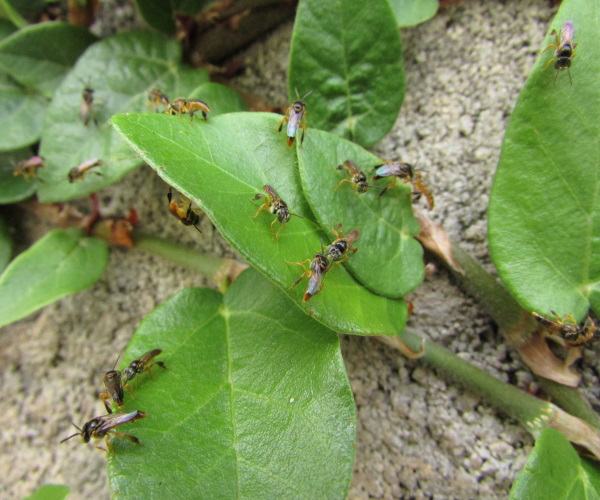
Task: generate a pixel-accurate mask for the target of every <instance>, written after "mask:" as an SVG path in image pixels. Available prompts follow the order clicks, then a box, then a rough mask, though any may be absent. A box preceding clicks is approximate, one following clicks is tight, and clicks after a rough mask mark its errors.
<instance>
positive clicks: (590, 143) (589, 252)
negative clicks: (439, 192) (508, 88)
mask: <svg viewBox="0 0 600 500" xmlns="http://www.w3.org/2000/svg"><path fill="white" fill-rule="evenodd" d="M566 21H571V22H573V24H574V26H575V41H576V42H578V43H579V46H578V47H577V51H576V52H577V57H575V58H574V60H573V64H572V66H571V69H570V72H571V76H572V79H573V84H572V85H571V84H570V82H569V75H568V73H567V72H566V71H561V72H560V74H558V75H557V74H556V71H555V69H554V68H553V64H552V62H551V60H552V58H553V57H554V50H553V49H551V50H548V51H546V52H544V53H542V54H541V55H540V56H539V57H538V60H537V62H536V65H535V67H534V70H533V71H532V73H531V75H530V76H529V78H528V80H527V83H526V85H525V88H524V89H523V91H522V93H521V95H520V96H519V100H518V102H517V105H516V107H515V110H514V112H513V114H512V117H511V120H510V124H509V126H508V129H507V131H506V137H505V139H504V145H503V148H502V154H501V157H500V163H499V165H498V170H497V172H496V176H495V178H494V185H493V189H492V194H491V199H490V208H489V236H490V250H491V253H492V257H493V260H494V263H495V265H496V267H497V268H498V272H499V274H500V277H501V278H502V280H503V281H504V283H505V284H506V285H507V287H508V288H509V290H510V291H511V293H512V294H513V295H514V296H515V298H516V299H517V300H518V301H519V302H520V304H521V305H522V306H523V307H524V308H526V309H528V310H531V311H537V312H539V313H541V314H547V313H549V312H550V311H552V310H553V311H556V312H557V313H559V314H560V315H563V314H566V313H569V314H573V315H574V316H575V317H576V318H578V319H581V318H582V317H583V316H584V315H585V313H586V312H587V310H588V308H589V307H590V303H589V300H590V299H591V300H592V304H591V305H592V307H593V308H594V310H595V311H596V312H597V313H600V293H599V291H600V259H598V255H600V222H599V221H600V196H598V191H599V190H600V169H599V168H598V164H600V147H599V144H600V139H599V138H600V122H599V121H598V116H599V114H600V99H599V98H598V90H597V89H598V85H597V84H598V74H600V60H599V59H598V57H596V54H598V53H600V38H599V37H598V32H599V31H600V3H598V2H589V1H587V0H565V1H564V2H563V3H562V5H561V8H560V10H559V12H558V14H557V16H556V18H555V19H554V21H553V22H552V26H551V27H552V28H555V29H558V30H560V28H561V26H562V25H563V24H564V23H565V22H566ZM553 40H554V38H553V37H551V36H550V35H548V37H547V38H546V40H545V42H544V46H543V48H545V47H546V46H547V45H549V44H550V43H552V42H553ZM549 62H550V67H548V68H547V69H545V68H546V66H547V65H548V63H549Z"/></svg>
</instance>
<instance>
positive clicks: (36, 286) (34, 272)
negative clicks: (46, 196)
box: [0, 228, 108, 326]
mask: <svg viewBox="0 0 600 500" xmlns="http://www.w3.org/2000/svg"><path fill="white" fill-rule="evenodd" d="M107 262H108V247H107V245H106V243H105V242H104V241H102V240H99V239H97V238H88V237H86V236H84V234H83V232H82V231H81V230H79V229H75V228H71V229H66V230H54V231H50V232H49V233H48V234H47V235H46V236H44V237H43V238H42V239H40V240H39V241H38V242H36V243H35V244H34V245H33V246H32V247H31V248H29V249H28V250H26V251H25V252H23V253H22V254H20V255H19V256H18V257H17V258H16V259H14V260H13V261H12V262H11V263H10V265H9V266H8V267H7V268H6V270H5V271H4V273H3V274H2V275H1V276H0V326H4V325H7V324H9V323H12V322H13V321H16V320H18V319H21V318H23V317H25V316H27V315H28V314H29V313H31V312H33V311H35V310H37V309H39V308H41V307H44V306H45V305H47V304H50V303H51V302H54V301H55V300H58V299H59V298H61V297H63V296H64V295H68V294H70V293H75V292H78V291H79V290H83V289H84V288H87V287H89V286H91V285H93V284H94V283H95V282H96V280H98V278H99V277H100V276H101V275H102V273H103V272H104V268H105V267H106V264H107Z"/></svg>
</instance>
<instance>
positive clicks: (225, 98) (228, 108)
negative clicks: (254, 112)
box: [189, 82, 246, 117]
mask: <svg viewBox="0 0 600 500" xmlns="http://www.w3.org/2000/svg"><path fill="white" fill-rule="evenodd" d="M189 98H190V99H200V100H202V101H204V102H206V103H214V104H210V116H213V117H214V116H218V115H223V114H225V113H234V112H236V111H246V105H245V104H244V100H243V99H242V97H241V96H240V94H238V93H237V92H236V91H235V90H233V89H230V88H229V87H226V86H225V85H221V84H220V83H214V82H207V83H203V84H202V85H200V87H198V88H197V89H196V90H194V91H193V92H192V93H191V94H190V95H189Z"/></svg>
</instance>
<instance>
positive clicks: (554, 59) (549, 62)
mask: <svg viewBox="0 0 600 500" xmlns="http://www.w3.org/2000/svg"><path fill="white" fill-rule="evenodd" d="M555 61H556V57H553V58H552V59H550V60H549V61H548V63H547V64H546V66H544V69H543V70H542V71H546V70H547V69H548V68H549V67H550V65H551V64H552V63H553V62H555Z"/></svg>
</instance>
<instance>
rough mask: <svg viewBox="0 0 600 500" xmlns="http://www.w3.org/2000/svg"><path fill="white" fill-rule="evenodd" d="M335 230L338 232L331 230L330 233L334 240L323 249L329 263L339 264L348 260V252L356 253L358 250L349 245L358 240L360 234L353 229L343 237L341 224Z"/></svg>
mask: <svg viewBox="0 0 600 500" xmlns="http://www.w3.org/2000/svg"><path fill="white" fill-rule="evenodd" d="M337 228H338V230H339V232H338V231H336V230H335V229H333V228H332V229H331V232H332V233H333V234H334V235H335V238H336V239H335V240H334V242H333V243H332V244H331V245H329V246H328V247H327V248H325V255H326V256H327V259H328V260H329V262H330V263H333V262H338V263H339V264H341V263H342V262H346V261H347V260H348V252H356V251H357V250H358V249H357V248H354V247H352V246H351V245H352V243H354V242H355V241H356V240H357V239H358V237H359V236H360V232H359V231H358V229H353V230H352V231H350V232H349V233H348V234H347V235H346V236H344V233H343V231H342V224H338V225H337ZM332 269H333V268H332Z"/></svg>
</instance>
